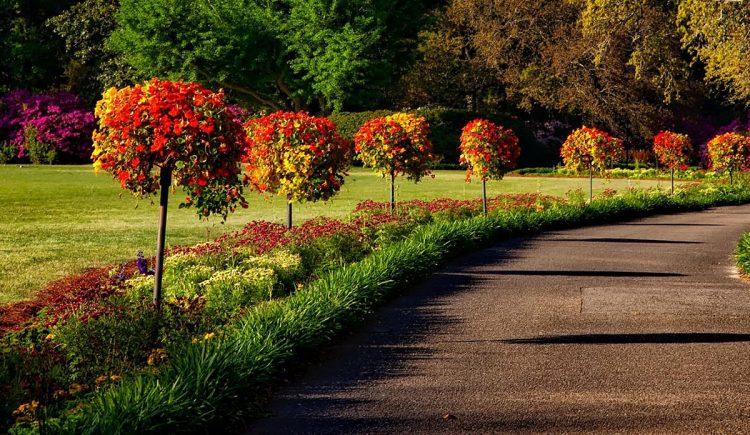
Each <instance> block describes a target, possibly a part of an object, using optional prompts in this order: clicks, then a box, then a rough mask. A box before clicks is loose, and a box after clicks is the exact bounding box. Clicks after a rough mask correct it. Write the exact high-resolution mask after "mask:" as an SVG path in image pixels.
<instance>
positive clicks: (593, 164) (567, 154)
mask: <svg viewBox="0 0 750 435" xmlns="http://www.w3.org/2000/svg"><path fill="white" fill-rule="evenodd" d="M624 151H625V150H624V149H623V144H622V140H620V139H618V138H615V137H612V136H610V135H609V134H608V133H607V132H605V131H602V130H599V129H596V128H592V127H586V126H583V127H581V128H579V129H577V130H575V131H574V132H573V133H571V134H570V136H568V138H567V139H566V140H565V143H564V144H563V146H562V149H561V150H560V155H561V156H562V158H563V162H564V163H565V167H566V168H567V169H571V170H573V171H576V172H584V171H588V170H589V169H591V170H593V171H594V172H595V173H601V172H603V171H604V170H606V169H607V167H611V166H612V165H613V164H614V163H617V162H619V161H620V160H622V158H623V157H624ZM587 159H588V161H587Z"/></svg>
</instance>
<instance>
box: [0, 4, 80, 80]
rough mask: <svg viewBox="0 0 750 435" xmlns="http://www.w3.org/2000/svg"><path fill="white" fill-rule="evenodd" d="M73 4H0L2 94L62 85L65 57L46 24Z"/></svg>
mask: <svg viewBox="0 0 750 435" xmlns="http://www.w3.org/2000/svg"><path fill="white" fill-rule="evenodd" d="M71 3H73V0H0V35H2V36H1V37H0V53H2V56H0V92H2V91H7V90H9V89H13V88H30V89H44V88H48V87H53V86H56V85H58V84H59V82H60V73H61V70H62V65H64V64H65V61H64V59H63V61H62V62H61V58H63V57H64V53H63V47H62V44H61V43H60V41H59V39H57V38H56V37H55V35H54V34H53V33H52V32H51V31H50V29H48V28H47V27H46V26H45V25H44V23H45V21H46V20H47V19H48V18H50V17H52V16H54V15H56V14H58V13H59V12H60V11H62V10H63V9H65V8H66V7H67V6H69V5H70V4H71Z"/></svg>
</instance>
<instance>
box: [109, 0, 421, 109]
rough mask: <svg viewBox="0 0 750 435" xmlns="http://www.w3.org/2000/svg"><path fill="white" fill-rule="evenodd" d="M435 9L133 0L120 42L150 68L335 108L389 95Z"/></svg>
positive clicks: (361, 0)
mask: <svg viewBox="0 0 750 435" xmlns="http://www.w3.org/2000/svg"><path fill="white" fill-rule="evenodd" d="M425 12H426V2H423V1H409V2H401V1H396V0H385V1H378V2H371V1H366V0H349V1H346V2H339V1H331V0H315V1H309V0H273V1H257V0H252V1H244V0H221V1H218V2H217V1H206V0H199V1H194V2H176V3H175V2H173V1H171V0H147V1H144V0H124V1H122V2H121V8H120V12H119V15H118V18H117V20H118V23H119V27H118V29H117V30H116V31H115V33H114V34H113V36H112V39H111V42H112V46H113V47H115V48H116V49H117V50H118V51H119V52H120V53H122V55H123V56H124V57H125V58H126V60H127V61H128V63H129V64H130V65H132V66H133V67H134V68H135V69H136V70H137V71H138V72H139V73H142V74H150V75H154V74H156V75H160V76H165V75H166V76H173V77H180V78H185V79H190V80H200V81H203V82H205V83H208V84H212V85H220V86H222V87H225V88H229V89H233V90H234V91H236V92H237V93H238V94H241V95H243V96H244V97H246V98H247V99H249V100H251V101H253V102H254V103H255V104H260V105H263V106H270V107H271V108H274V109H277V110H278V109H282V108H294V109H301V108H302V107H303V106H305V107H317V108H318V109H325V110H330V109H334V108H335V109H338V108H341V107H342V106H343V105H344V104H348V105H353V106H355V107H356V106H359V105H366V106H369V105H372V104H373V103H374V102H377V101H379V100H380V101H382V99H381V98H379V97H380V96H381V95H383V94H385V92H384V90H385V88H386V87H388V86H389V85H390V83H391V82H392V81H393V80H395V78H396V77H398V75H399V73H400V71H401V70H402V69H403V67H404V65H405V63H406V62H407V61H408V60H409V58H410V57H411V55H410V53H411V50H410V46H411V42H410V41H411V40H413V37H414V35H415V34H416V32H417V31H418V29H419V23H420V22H421V21H422V20H423V19H424V18H425Z"/></svg>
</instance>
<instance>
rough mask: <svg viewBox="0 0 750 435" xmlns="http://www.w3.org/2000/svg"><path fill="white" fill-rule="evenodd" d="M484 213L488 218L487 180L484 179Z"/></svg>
mask: <svg viewBox="0 0 750 435" xmlns="http://www.w3.org/2000/svg"><path fill="white" fill-rule="evenodd" d="M482 212H483V213H484V215H485V216H487V180H486V179H484V178H482Z"/></svg>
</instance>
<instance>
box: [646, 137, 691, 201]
mask: <svg viewBox="0 0 750 435" xmlns="http://www.w3.org/2000/svg"><path fill="white" fill-rule="evenodd" d="M692 151H693V145H692V144H691V143H690V138H689V137H688V136H687V135H686V134H679V133H674V132H671V131H660V132H659V133H658V134H657V135H656V136H654V154H656V157H657V158H658V159H659V163H661V164H662V166H664V167H665V168H669V170H670V177H671V182H672V193H673V194H674V171H675V170H676V169H680V170H683V171H684V170H685V169H687V165H688V162H690V154H691V153H692Z"/></svg>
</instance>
